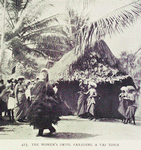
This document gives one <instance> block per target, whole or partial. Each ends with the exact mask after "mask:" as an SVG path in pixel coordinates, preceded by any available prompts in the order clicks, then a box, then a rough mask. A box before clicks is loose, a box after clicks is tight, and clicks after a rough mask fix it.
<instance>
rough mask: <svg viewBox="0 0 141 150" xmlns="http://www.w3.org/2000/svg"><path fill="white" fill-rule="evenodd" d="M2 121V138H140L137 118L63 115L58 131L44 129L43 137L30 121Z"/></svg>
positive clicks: (0, 127)
mask: <svg viewBox="0 0 141 150" xmlns="http://www.w3.org/2000/svg"><path fill="white" fill-rule="evenodd" d="M4 119H5V121H0V139H34V140H35V139H44V140H45V139H49V140H54V139H55V140H59V139H60V140H62V139H67V140H69V139H70V140H71V139H76V140H78V139H86V140H133V139H134V140H140V139H141V130H140V129H141V128H140V127H141V121H140V120H139V119H138V118H137V120H136V125H133V124H123V123H122V122H121V120H117V119H102V120H96V121H94V120H91V121H90V120H88V119H81V118H79V117H77V116H63V117H61V121H59V122H58V125H55V126H54V127H55V128H56V133H54V134H53V135H49V134H48V132H49V131H48V130H47V129H46V130H45V131H44V136H43V137H36V134H37V132H38V130H34V129H33V127H32V126H30V125H29V124H28V123H20V124H18V123H15V122H14V123H11V122H8V121H7V118H4Z"/></svg>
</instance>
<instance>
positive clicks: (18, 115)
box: [14, 76, 28, 122]
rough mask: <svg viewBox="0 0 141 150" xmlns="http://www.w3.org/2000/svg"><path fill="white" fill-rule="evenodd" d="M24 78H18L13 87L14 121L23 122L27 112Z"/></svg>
mask: <svg viewBox="0 0 141 150" xmlns="http://www.w3.org/2000/svg"><path fill="white" fill-rule="evenodd" d="M23 81H24V77H23V76H19V77H18V83H17V85H16V86H15V100H16V106H15V109H14V119H15V121H19V122H23V121H24V119H25V116H26V111H27V106H28V105H27V100H26V96H25V90H26V87H25V85H24V83H23Z"/></svg>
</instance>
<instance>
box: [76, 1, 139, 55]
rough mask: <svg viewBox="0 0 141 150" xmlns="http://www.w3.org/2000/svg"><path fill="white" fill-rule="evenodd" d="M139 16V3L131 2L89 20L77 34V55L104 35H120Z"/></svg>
mask: <svg viewBox="0 0 141 150" xmlns="http://www.w3.org/2000/svg"><path fill="white" fill-rule="evenodd" d="M140 14H141V1H140V0H138V1H136V2H132V3H130V4H128V5H126V6H123V7H120V8H118V9H116V10H114V11H111V12H110V13H108V14H105V15H104V16H102V17H100V18H98V19H96V20H95V19H94V18H93V19H90V20H89V21H87V22H86V23H85V24H84V25H83V26H82V27H81V29H80V30H79V34H77V35H78V36H77V43H76V45H78V46H77V48H76V49H75V51H76V52H77V53H79V52H80V53H83V52H84V51H85V49H86V47H89V46H90V45H91V44H93V43H95V42H96V41H98V40H100V39H103V38H104V37H105V36H106V35H110V36H112V35H113V34H116V33H122V32H123V31H124V29H125V28H126V27H129V26H131V25H132V24H133V23H134V22H135V21H136V20H137V19H138V18H139V17H140Z"/></svg>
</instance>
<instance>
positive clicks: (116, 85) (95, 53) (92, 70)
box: [49, 40, 134, 118]
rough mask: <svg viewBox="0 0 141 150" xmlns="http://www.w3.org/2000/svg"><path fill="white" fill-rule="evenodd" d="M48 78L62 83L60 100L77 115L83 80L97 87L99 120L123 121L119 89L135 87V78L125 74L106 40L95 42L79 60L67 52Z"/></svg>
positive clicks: (97, 115) (60, 84)
mask: <svg viewBox="0 0 141 150" xmlns="http://www.w3.org/2000/svg"><path fill="white" fill-rule="evenodd" d="M49 74H50V80H54V81H58V82H59V86H58V88H59V93H60V96H61V98H62V99H63V100H64V101H66V102H67V104H68V105H69V106H70V108H71V109H72V110H73V112H74V114H75V112H76V111H77V101H78V96H79V94H78V91H79V82H80V80H84V81H85V80H91V81H93V82H95V83H97V92H98V94H99V95H100V96H101V99H100V100H98V101H97V104H96V109H95V114H96V117H97V118H103V117H104V118H120V117H121V116H120V114H119V113H118V105H119V100H118V95H119V92H120V88H121V87H122V86H126V85H133V86H134V83H133V80H132V78H131V77H129V76H128V75H126V74H125V72H124V71H123V69H122V67H121V65H120V62H119V61H118V59H117V58H116V57H115V56H114V55H113V54H112V52H111V50H110V49H109V47H108V46H107V44H106V43H105V42H104V41H103V40H101V41H99V42H96V43H95V45H94V46H93V47H90V48H89V49H88V50H87V51H85V53H84V54H83V55H80V56H79V57H78V55H76V54H75V53H74V52H73V51H70V52H68V53H67V54H66V55H64V56H63V57H62V59H61V60H60V61H59V62H57V63H56V64H55V65H54V66H53V67H52V68H51V69H50V70H49Z"/></svg>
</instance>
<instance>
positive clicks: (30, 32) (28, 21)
mask: <svg viewBox="0 0 141 150" xmlns="http://www.w3.org/2000/svg"><path fill="white" fill-rule="evenodd" d="M0 2H1V4H2V6H3V1H2V0H1V1H0ZM50 8H53V5H52V4H51V3H49V1H48V0H38V1H36V2H35V1H33V0H8V1H7V5H6V11H7V16H6V20H7V22H6V26H7V32H6V33H5V48H6V49H9V50H11V51H12V54H13V56H14V60H15V61H23V60H25V62H26V61H27V57H26V55H27V54H28V53H30V54H31V55H33V54H36V56H43V57H46V56H47V54H48V53H49V52H50V51H51V49H50V48H48V47H45V48H43V46H44V44H46V43H47V40H46V41H45V39H47V38H48V37H50V38H52V39H53V38H58V39H61V38H62V39H63V40H64V38H65V36H64V35H63V34H62V32H61V31H60V29H59V28H60V25H59V22H58V20H57V17H58V16H59V14H55V15H52V16H49V17H45V18H43V19H40V16H41V14H42V13H45V12H47V11H48V9H50ZM54 41H55V39H54ZM49 42H50V43H51V40H50V41H49ZM49 42H48V43H49ZM59 44H60V43H59V42H56V43H54V45H59ZM41 45H42V47H40V46H41ZM60 45H61V46H62V45H63V46H64V45H65V44H64V43H61V44H60ZM54 51H55V52H56V49H54ZM4 59H5V57H4V58H3V59H2V62H1V63H2V64H3V65H4V64H5V62H4Z"/></svg>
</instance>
